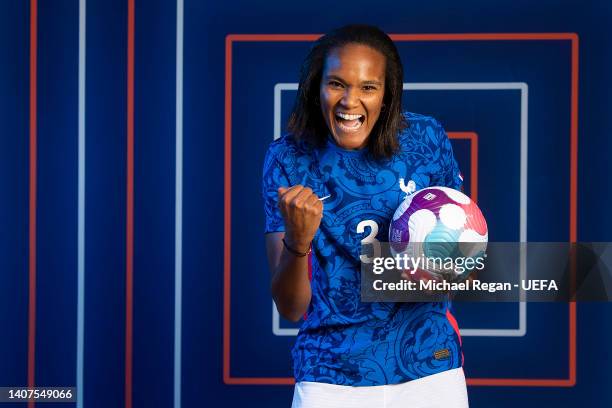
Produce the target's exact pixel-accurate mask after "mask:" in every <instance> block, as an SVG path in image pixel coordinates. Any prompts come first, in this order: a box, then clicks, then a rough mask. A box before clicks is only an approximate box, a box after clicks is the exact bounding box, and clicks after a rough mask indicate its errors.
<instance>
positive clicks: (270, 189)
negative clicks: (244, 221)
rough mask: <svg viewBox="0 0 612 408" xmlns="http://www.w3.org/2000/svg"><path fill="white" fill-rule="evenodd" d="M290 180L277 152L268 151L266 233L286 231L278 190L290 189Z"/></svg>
mask: <svg viewBox="0 0 612 408" xmlns="http://www.w3.org/2000/svg"><path fill="white" fill-rule="evenodd" d="M288 186H289V180H288V178H287V176H286V174H285V170H284V169H283V168H282V166H281V164H280V162H279V161H278V159H277V157H276V154H275V150H274V149H273V148H270V149H268V153H267V154H266V158H265V160H264V166H263V178H262V196H263V202H264V212H265V228H264V233H266V234H267V233H269V232H282V231H285V223H284V221H283V217H282V215H281V213H280V209H279V208H278V188H279V187H288Z"/></svg>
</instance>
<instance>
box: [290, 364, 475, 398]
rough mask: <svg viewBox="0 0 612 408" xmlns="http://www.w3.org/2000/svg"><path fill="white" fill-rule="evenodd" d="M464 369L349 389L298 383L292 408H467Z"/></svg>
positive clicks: (341, 386)
mask: <svg viewBox="0 0 612 408" xmlns="http://www.w3.org/2000/svg"><path fill="white" fill-rule="evenodd" d="M468 406H469V405H468V396H467V386H466V383H465V375H464V374H463V368H461V367H459V368H455V369H452V370H448V371H443V372H441V373H438V374H433V375H429V376H427V377H423V378H419V379H418V380H413V381H408V382H405V383H402V384H391V385H377V386H368V387H351V386H347V385H335V384H325V383H318V382H309V381H301V382H299V383H297V384H295V389H294V392H293V404H292V405H291V408H467V407H468Z"/></svg>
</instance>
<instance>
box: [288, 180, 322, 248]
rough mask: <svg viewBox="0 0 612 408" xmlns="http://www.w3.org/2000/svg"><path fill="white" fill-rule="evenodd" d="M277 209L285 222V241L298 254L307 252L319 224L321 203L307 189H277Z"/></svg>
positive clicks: (300, 186) (299, 187) (297, 186)
mask: <svg viewBox="0 0 612 408" xmlns="http://www.w3.org/2000/svg"><path fill="white" fill-rule="evenodd" d="M278 207H279V208H280V211H281V214H282V216H283V219H284V220H285V241H286V242H287V245H289V246H290V247H291V248H293V249H295V250H296V251H298V252H307V251H308V248H310V243H311V242H312V239H313V238H314V236H315V233H316V232H317V230H318V229H319V225H320V224H321V218H322V217H323V203H322V202H321V201H320V200H319V197H317V195H316V194H315V193H313V192H312V190H311V189H310V188H309V187H304V186H302V185H299V184H298V185H296V186H293V187H291V188H285V187H281V188H279V189H278Z"/></svg>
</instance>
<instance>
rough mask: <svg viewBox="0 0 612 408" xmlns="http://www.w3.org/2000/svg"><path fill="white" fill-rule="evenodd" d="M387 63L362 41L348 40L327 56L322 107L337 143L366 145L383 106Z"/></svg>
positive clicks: (349, 147) (352, 146)
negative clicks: (357, 42)
mask: <svg viewBox="0 0 612 408" xmlns="http://www.w3.org/2000/svg"><path fill="white" fill-rule="evenodd" d="M385 65H386V63H385V56H384V55H382V54H381V53H380V52H378V51H376V50H374V49H372V48H370V47H368V46H365V45H361V44H347V45H345V46H344V47H342V48H336V49H334V50H333V51H332V52H330V53H329V55H328V56H327V58H326V60H325V66H324V68H323V78H322V80H321V88H320V89H321V91H320V100H321V110H322V113H323V117H324V118H325V123H326V124H327V127H328V129H329V130H330V131H331V135H332V137H333V138H334V141H335V142H336V144H337V145H338V146H340V147H343V148H345V149H361V148H363V147H365V146H366V144H367V141H368V136H369V135H370V133H371V132H372V128H373V127H374V125H375V124H376V121H377V120H378V117H379V116H380V111H381V109H382V107H383V98H384V95H385Z"/></svg>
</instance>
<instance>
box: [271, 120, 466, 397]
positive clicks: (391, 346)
mask: <svg viewBox="0 0 612 408" xmlns="http://www.w3.org/2000/svg"><path fill="white" fill-rule="evenodd" d="M406 117H407V119H408V121H409V123H410V126H409V128H408V129H406V130H405V131H404V132H402V133H401V134H400V135H398V139H399V144H400V152H399V153H398V154H396V155H395V156H394V157H393V158H392V159H390V160H382V161H376V160H374V159H373V158H372V157H371V156H369V155H368V154H367V151H346V150H343V149H341V148H339V147H338V146H336V145H335V144H334V143H333V142H331V141H329V142H328V143H327V145H326V146H325V147H321V148H316V149H315V148H308V147H306V146H304V145H302V144H300V143H298V142H296V141H295V139H293V138H292V137H291V136H290V135H288V136H284V137H282V138H280V139H278V140H277V141H275V142H273V143H272V144H271V145H270V148H269V149H268V153H267V155H266V158H265V162H264V170H263V183H262V193H263V198H264V211H265V220H266V225H265V232H276V231H284V225H283V219H282V216H281V215H280V212H279V210H278V198H277V189H278V187H280V186H283V187H288V186H292V185H296V184H303V185H307V186H309V187H311V188H312V189H313V191H314V192H315V193H316V194H317V195H319V196H320V197H321V196H326V195H330V197H329V198H328V199H327V200H325V202H324V213H323V219H322V221H321V226H320V228H319V231H318V232H317V234H316V235H315V238H314V240H313V244H312V246H313V262H312V265H313V267H312V271H313V275H312V282H311V290H312V298H311V303H310V306H309V308H308V318H307V319H306V320H305V321H304V322H303V323H302V326H301V328H300V331H299V334H298V337H297V339H296V343H295V346H294V348H293V350H292V356H293V369H294V376H295V379H296V381H314V382H324V383H332V384H343V385H352V386H365V385H383V384H397V383H401V382H405V381H409V380H413V379H417V378H421V377H424V376H427V375H430V374H435V373H438V372H441V371H444V370H448V369H451V368H456V367H459V366H460V365H461V349H460V345H459V339H458V337H457V334H456V333H455V331H454V330H453V328H452V326H451V325H450V323H449V322H448V320H447V318H446V310H447V307H448V305H447V304H445V303H418V304H417V303H396V304H393V303H362V302H361V301H360V280H361V277H360V263H359V253H360V249H361V240H363V239H364V238H365V237H366V236H367V235H368V234H370V233H371V229H370V228H362V229H359V228H358V227H359V225H360V223H361V222H362V221H364V220H370V221H373V222H375V223H376V225H377V226H378V233H377V235H376V238H377V239H378V240H380V241H387V239H386V237H387V235H388V226H389V223H390V221H391V218H392V216H393V213H394V212H395V210H396V209H397V207H398V205H399V204H400V202H401V201H402V200H403V199H404V198H405V197H406V193H404V192H403V191H402V190H401V188H400V179H403V180H405V181H406V182H407V181H408V180H413V181H414V182H415V184H416V187H417V189H421V188H425V187H428V186H431V185H441V186H448V187H451V188H456V189H458V188H459V187H460V185H461V178H460V176H459V168H458V166H457V162H456V161H455V158H454V156H453V152H452V147H451V144H450V141H449V140H448V137H447V136H446V133H445V132H444V129H443V128H442V126H441V125H440V124H439V123H438V122H437V121H436V120H434V119H433V118H431V117H428V116H423V115H418V114H414V113H406ZM361 230H363V232H358V231H361ZM441 349H446V350H448V357H446V358H444V359H436V358H435V357H434V353H435V352H436V351H438V350H441Z"/></svg>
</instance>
